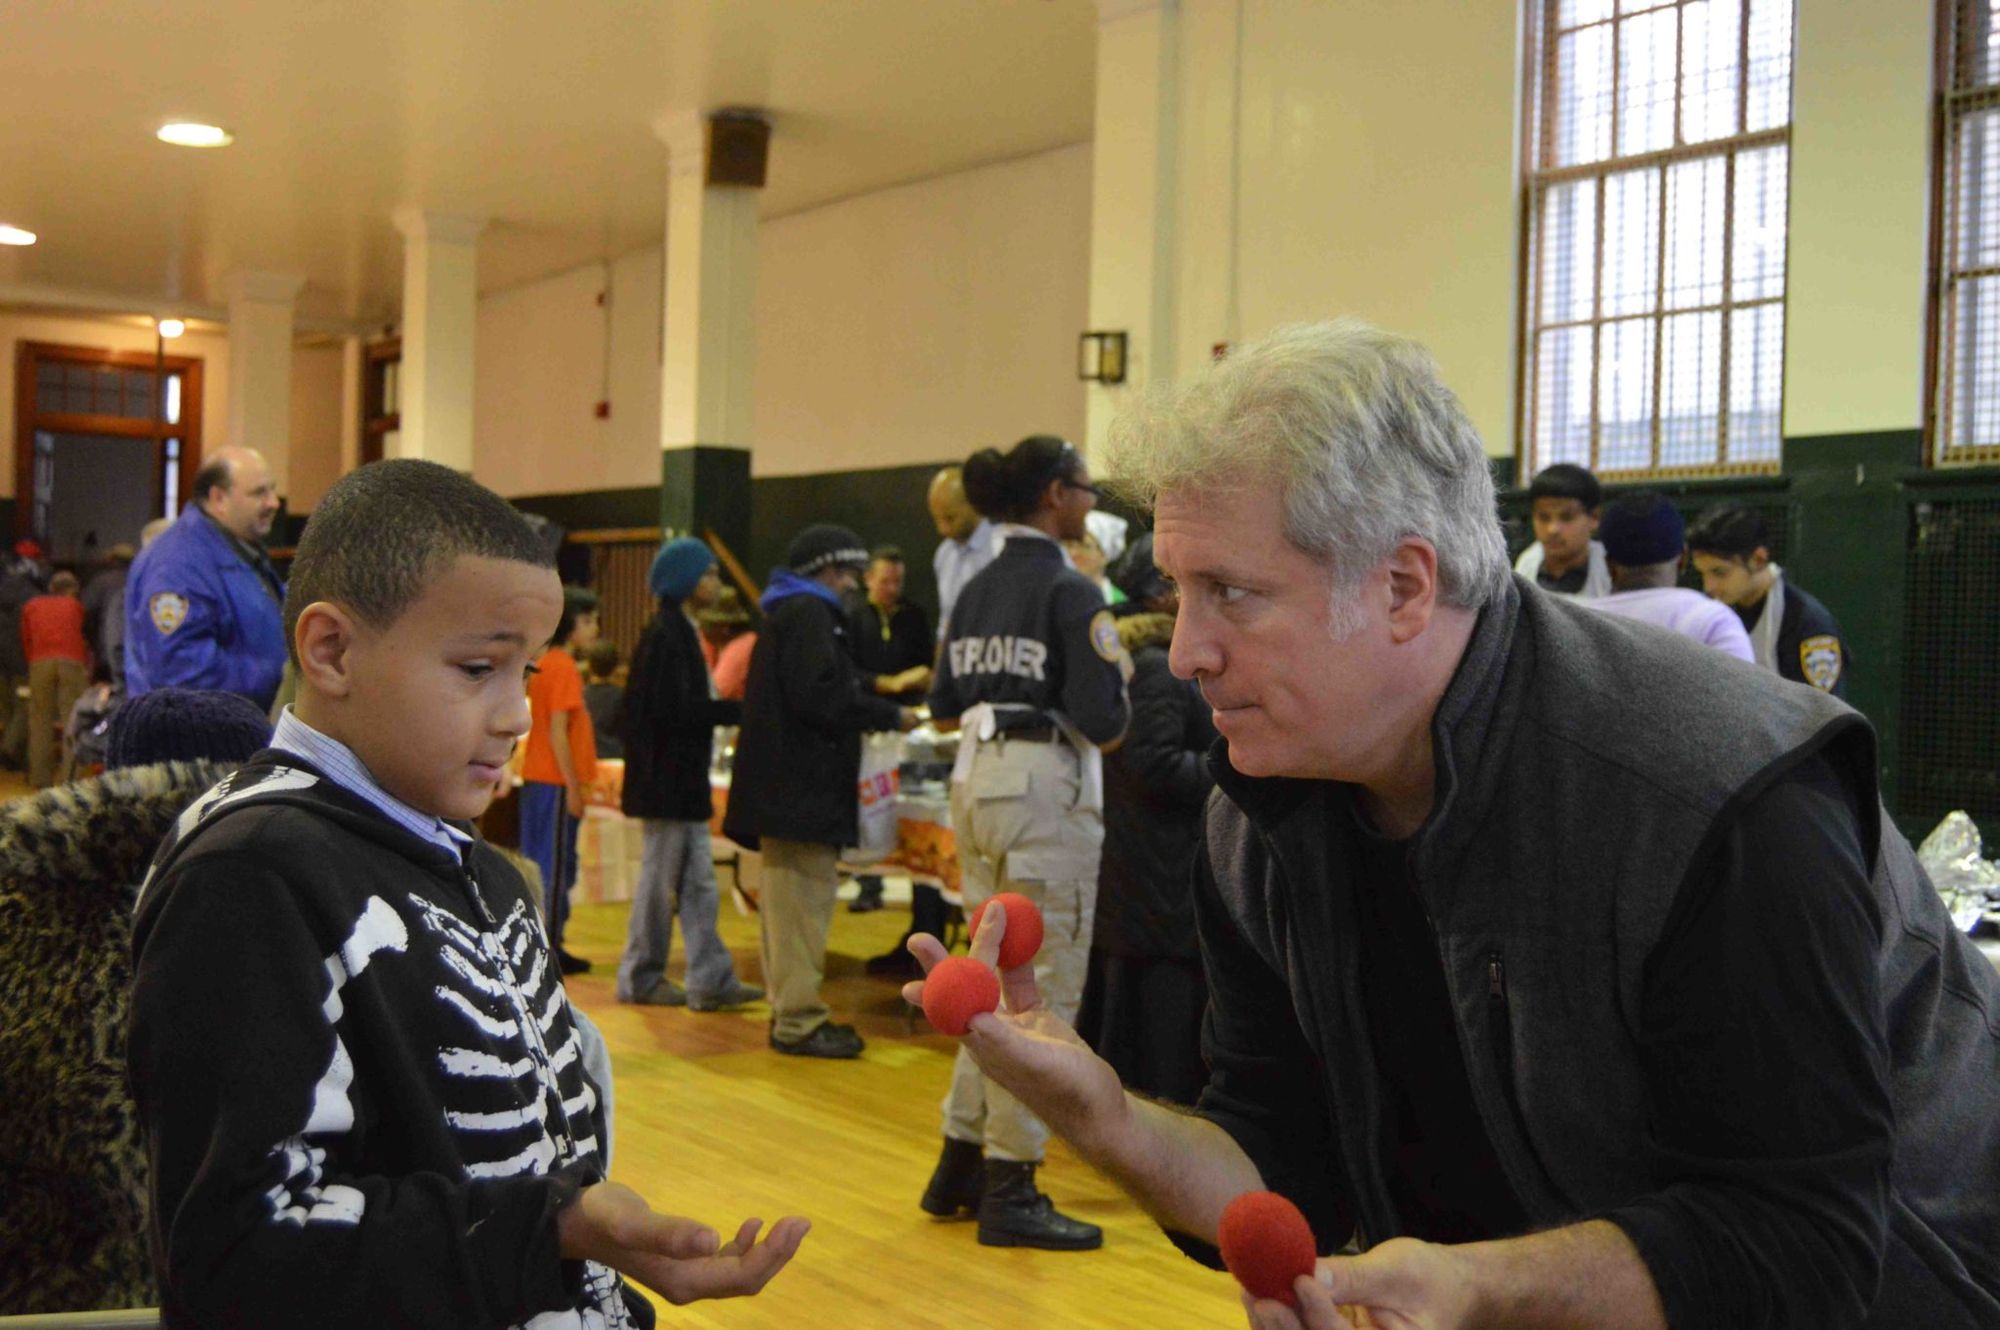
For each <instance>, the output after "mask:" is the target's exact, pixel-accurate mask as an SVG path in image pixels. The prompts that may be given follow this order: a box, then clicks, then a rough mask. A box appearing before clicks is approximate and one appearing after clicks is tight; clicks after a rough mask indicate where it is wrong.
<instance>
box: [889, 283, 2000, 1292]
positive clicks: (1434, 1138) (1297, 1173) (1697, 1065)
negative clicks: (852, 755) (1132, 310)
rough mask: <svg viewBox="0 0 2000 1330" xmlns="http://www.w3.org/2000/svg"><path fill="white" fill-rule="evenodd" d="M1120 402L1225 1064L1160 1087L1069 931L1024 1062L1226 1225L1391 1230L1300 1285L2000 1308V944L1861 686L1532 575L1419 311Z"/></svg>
mask: <svg viewBox="0 0 2000 1330" xmlns="http://www.w3.org/2000/svg"><path fill="white" fill-rule="evenodd" d="M1115 442H1116V446H1115V447H1114V452H1113V455H1112V456H1111V458H1110V459H1109V461H1110V466H1109V468H1108V470H1109V472H1110V474H1112V475H1114V476H1118V477H1120V478H1121V479H1122V480H1123V481H1125V482H1126V483H1127V485H1128V486H1129V487H1130V488H1131V489H1133V490H1134V491H1135V492H1136V494H1137V497H1139V498H1141V499H1146V500H1151V501H1153V502H1154V503H1155V508H1156V514H1157V526H1156V529H1155V543H1154V556H1155V558H1156V560H1157V561H1158V563H1159V566H1160V568H1161V569H1162V571H1164V572H1166V573H1167V574H1169V575H1170V576H1172V577H1173V578H1174V579H1175V580H1176V581H1177V582H1178V583H1179V586H1180V592H1181V610H1180V619H1179V623H1178V626H1177V628H1176V631H1175V634H1174V643H1173V648H1172V652H1171V661H1172V665H1173V668H1174V671H1175V673H1177V674H1180V675H1182V676H1184V677H1190V678H1194V679H1196V680H1198V681H1199V682H1200V685H1201V688H1202V691H1203V693H1204V695H1205V696H1206V698H1207V700H1208V702H1209V705H1210V707H1211V708H1212V709H1213V712H1214V718H1215V723H1216V726H1217V728H1218V730H1220V732H1221V734H1222V736H1223V741H1224V745H1225V746H1224V747H1222V748H1219V749H1218V750H1217V752H1216V754H1214V755H1213V757H1212V762H1213V764H1214V766H1215V768H1216V775H1217V778H1218V781H1219V786H1220V789H1219V793H1218V794H1217V796H1215V797H1214V798H1212V799H1211V801H1210V804H1209V808H1208V811H1207V814H1206V817H1205V819H1204V821H1205V825H1204V843H1203V845H1202V847H1201V848H1200V849H1199V850H1198V852H1197V856H1196V863H1195V865H1194V869H1195V873H1194V877H1195V890H1196V898H1197V913H1198V918H1199V927H1200V932H1201V941H1202V947H1203V953H1204V957H1205V960H1206V965H1207V969H1208V974H1209V980H1210V985H1211V991H1210V1008H1209V1012H1208V1016H1207V1022H1206V1029H1205V1040H1204V1042H1205V1047H1206V1051H1207V1053H1208V1056H1209V1059H1210V1063H1211V1069H1212V1074H1211V1080H1210V1083H1209V1086H1208V1088H1207V1090H1206V1091H1205V1093H1204V1094H1203V1096H1202V1099H1201V1103H1200V1105H1199V1107H1198V1108H1197V1110H1196V1111H1195V1113H1193V1114H1192V1115H1182V1114H1177V1113H1174V1112H1171V1111H1169V1110H1167V1109H1165V1108H1162V1107H1160V1106H1157V1105H1153V1104H1149V1103H1145V1102H1143V1101H1140V1100H1137V1099H1134V1098H1131V1097H1129V1096H1127V1095H1126V1094H1125V1093H1124V1092H1123V1091H1122V1090H1121V1089H1120V1087H1119V1085H1118V1083H1117V1079H1116V1077H1115V1075H1114V1074H1113V1073H1112V1071H1111V1069H1110V1068H1109V1067H1108V1066H1106V1065H1105V1064H1104V1063H1103V1062H1101V1061H1100V1060H1099V1059H1097V1058H1096V1057H1095V1056H1094V1055H1093V1054H1091V1053H1090V1052H1089V1050H1088V1049H1086V1048H1084V1047H1083V1046H1082V1045H1081V1043H1080V1042H1079V1041H1078V1040H1077V1039H1076V1037H1075V1035H1074V1034H1073V1032H1071V1031H1070V1030H1069V1029H1068V1027H1067V1026H1065V1025H1063V1024H1062V1023H1061V1022H1059V1021H1056V1020H1054V1019H1053V1018H1052V1017H1051V1016H1049V1014H1048V1013H1046V1012H1045V1011H1041V1010H1039V1009H1038V1005H1037V1002H1036V994H1035V989H1034V984H1033V981H1032V976H1031V975H1030V974H1028V973H1027V972H1026V971H1025V970H1023V971H1019V972H1013V973H1010V974H1009V975H1007V976H1006V992H1007V1006H1008V1011H1007V1014H1005V1015H1003V1016H1000V1017H985V1016H982V1017H978V1018H976V1019H975V1021H974V1025H973V1030H972V1033H971V1034H970V1035H969V1036H968V1037H967V1039H966V1046H967V1047H968V1048H969V1049H970V1050H971V1051H972V1053H973V1055H974V1057H975V1058H977V1059H978V1060H979V1062H980V1064H981V1065H982V1067H983V1068H984V1069H985V1070H986V1071H987V1073H988V1074H989V1075H991V1076H993V1077H994V1078H995V1079H996V1080H999V1081H1001V1082H1002V1083H1004V1084H1005V1085H1006V1086H1007V1087H1008V1088H1009V1089H1011V1090H1012V1091H1013V1092H1014V1093H1015V1094H1016V1095H1018V1096H1019V1097H1020V1098H1021V1099H1022V1100H1024V1101H1025V1102H1027V1103H1028V1104H1029V1105H1030V1106H1031V1107H1032V1108H1033V1109H1034V1111H1035V1112H1036V1113H1038V1114H1039V1115H1041V1117H1042V1118H1043V1119H1044V1120H1045V1121H1047V1122H1048V1123H1049V1125H1050V1126H1051V1127H1053V1128H1054V1129H1055V1130H1056V1131H1058V1132H1059V1133H1061V1134H1062V1135H1064V1136H1066V1137H1067V1138H1069V1140H1070V1141H1072V1142H1073V1143H1074V1144H1075V1145H1076V1146H1077V1148H1078V1149H1079V1151H1080V1152H1081V1153H1082V1154H1083V1155H1084V1156H1085V1157H1086V1158H1088V1159H1090V1160H1091V1161H1092V1162H1093V1163H1095V1164H1096V1165H1098V1166H1099V1167H1100V1168H1102V1169H1104V1170H1105V1171H1106V1172H1108V1173H1110V1174H1111V1175H1112V1176H1114V1177H1116V1178H1117V1179H1119V1180H1120V1181H1121V1182H1122V1183H1123V1184H1124V1185H1125V1186H1126V1187H1127V1188H1128V1189H1129V1190H1130V1191H1132V1193H1133V1194H1134V1195H1135V1196H1136V1197H1137V1198H1138V1199H1139V1200H1140V1201H1141V1203H1142V1204H1144V1205H1145V1206H1146V1207H1147V1209H1148V1210H1149V1211H1150V1212H1151V1213H1152V1214H1153V1215H1154V1216H1155V1217H1156V1218H1158V1219H1159V1220H1160V1222H1161V1223H1162V1224H1163V1225H1165V1226H1166V1227H1167V1228H1168V1229H1169V1230H1170V1231H1172V1232H1174V1233H1176V1234H1179V1235H1185V1238H1184V1240H1186V1239H1192V1241H1191V1242H1190V1243H1189V1245H1190V1247H1198V1246H1201V1245H1202V1244H1205V1243H1208V1242H1211V1241H1213V1239H1214V1237H1215V1235H1216V1226H1217V1221H1218V1218H1219V1216H1220V1213H1221V1211H1222V1208H1223V1207H1224V1205H1226V1204H1227V1203H1228V1202H1229V1201H1230V1200H1231V1199H1232V1198H1234V1197H1235V1196H1237V1195H1238V1194H1240V1193H1242V1192H1244V1191H1247V1190H1251V1189H1254V1188H1258V1187H1270V1188H1273V1189H1275V1190H1278V1191H1281V1192H1283V1193H1285V1194H1286V1195H1288V1196H1290V1197H1291V1198H1292V1199H1293V1200H1295V1201H1296V1202H1298V1203H1299V1205H1300V1206H1301V1207H1302V1208H1303V1209H1304V1211H1305V1212H1306V1214H1307V1216H1308V1217H1309V1218H1310V1219H1311V1221H1312V1222H1313V1225H1314V1229H1315V1233H1316V1235H1317V1238H1318V1245H1319V1249H1320V1251H1322V1252H1328V1251H1333V1250H1336V1249H1338V1248H1340V1247H1341V1246H1342V1245H1343V1244H1344V1243H1346V1242H1347V1241H1348V1240H1349V1239H1350V1238H1352V1239H1355V1240H1357V1241H1358V1243H1359V1245H1360V1247H1361V1248H1362V1250H1363V1253H1364V1254H1362V1255H1360V1256H1355V1257H1346V1258H1334V1259H1330V1260H1323V1261H1322V1262H1321V1263H1320V1267H1319V1272H1318V1279H1317V1281H1315V1280H1311V1279H1307V1280H1301V1281H1300V1283H1299V1285H1298V1287H1297V1291H1298V1294H1299V1297H1300V1310H1299V1311H1298V1312H1296V1313H1294V1312H1293V1311H1291V1310H1289V1309H1287V1308H1285V1307H1284V1306H1282V1305H1280V1304H1278V1303H1275V1302H1258V1303H1255V1304H1252V1305H1250V1316H1251V1320H1252V1323H1253V1324H1254V1325H1257V1326H1259V1327H1275V1328H1287V1327H1298V1326H1301V1325H1303V1326H1306V1327H1308V1328H1310V1330H1320V1328H1323V1327H1334V1326H1346V1325H1352V1324H1370V1325H1408V1326H1421V1327H1426V1328H1427V1330H1429V1328H1432V1327H1474V1326H1477V1327H1480V1328H1481V1330H1492V1328H1493V1327H1508V1326H1565V1327H1567V1326H1589V1327H1593V1328H1596V1330H1605V1328H1612V1327H1660V1326H1665V1325H1674V1326H1710V1325H1731V1326H1765V1325H1769V1326H1778V1325H1814V1326H1834V1325H1839V1326H1855V1325H1865V1326H1881V1327H1887V1326H1912V1325H1924V1326H1936V1325H1950V1326H1964V1327H1971V1326H1992V1325H2000V1296H1996V1294H1997V1293H2000V1111H1996V1109H2000V1036H1996V1030H2000V982H1996V976H1995V975H1994V973H1993V971H1992V970H1991V968H1990V967H1989V966H1988V965H1987V964H1986V962H1985V961H1984V960H1983V959H1982V958H1981V957H1980V956H1979V955H1978V953H1977V952H1976V951H1975V950H1973V948H1972V947H1971V946H1970V945H1969V944H1968V943H1967V942H1966V940H1965V939H1964V938H1963V937H1962V936H1960V935H1959V934H1957V933H1956V932H1955V931H1954V930H1953V929H1952V927H1951V924H1950V921H1949V919H1948V918H1946V916H1945V914H1944V912H1943V909H1942V906H1941V903H1940V902H1939V900H1938V899H1937V896H1936V893H1935V892H1934V891H1933V890H1932V889H1931V888H1930V886H1929V884H1928V883H1927V882H1926V881H1925V879H1924V877H1923V874H1922V872H1921V871H1920V870H1919V869H1918V867H1917V864H1916V862H1915V859H1914V857H1913V856H1912V854H1911V853H1910V848H1909V846H1908V844H1907V843H1906V842H1905V841H1904V840H1903V838H1902V837H1901V836H1900V835H1898V834H1897V832H1896V831H1895V829H1894V827H1893V825H1891V824H1890V823H1889V821H1888V820H1887V818H1886V816H1885V815H1884V814H1883V812H1882V810H1881V807H1880V804H1879V802H1878V800H1877V795H1876V788H1875V782H1874V770H1875V747H1874V740H1873V736H1872V734H1871V733H1870V732H1869V729H1868V727H1867V725H1866V724H1865V722H1863V721H1862V720H1861V718H1860V717H1859V716H1857V715H1856V714H1855V713H1854V712H1852V711H1850V710H1849V709H1848V708H1847V707H1846V706H1844V705H1842V704H1840V703H1839V702H1837V701H1834V700H1833V699H1831V698H1827V697H1824V696H1822V695H1819V694H1816V693H1813V692H1812V691H1810V690H1807V689H1803V688H1792V689H1783V690H1773V689H1771V688H1770V686H1769V684H1768V682H1767V681H1766V680H1763V679H1760V678H1759V677H1757V675H1756V673H1755V671H1751V670H1745V669H1739V668H1733V667H1728V662H1726V661H1718V660H1717V659H1716V658H1715V656H1714V653H1712V652H1708V651H1706V650H1705V649H1704V648H1702V647H1700V646H1698V645H1696V644H1694V643H1692V642H1684V641H1681V640H1679V639H1671V638H1669V639H1662V638H1660V637H1659V636H1658V635H1656V634H1650V633H1647V632H1646V630H1644V629H1642V628H1638V627H1635V626H1633V625H1631V624H1629V623H1626V622H1624V621H1622V620H1619V619H1616V618H1613V617H1611V616H1607V615H1599V614H1595V613H1593V612H1592V611H1590V610H1589V609H1587V608H1584V607H1580V606H1574V605H1570V604H1568V603H1565V602H1563V601H1560V600H1558V599H1557V598H1555V597H1552V596H1549V595H1547V594H1545V593H1542V592H1540V591H1538V590H1536V589H1535V588H1533V587H1532V586H1531V585H1529V584H1527V583H1525V582H1523V581H1521V580H1519V579H1516V578H1513V577H1510V576H1509V573H1508V569H1507V565H1506V558H1505V553H1504V550H1503V548H1502V544H1501V537H1500V531H1499V526H1498V523H1497V521H1496V518H1495V513H1494V500H1493V490H1492V484H1491V481H1490V479H1489V476H1488V471H1487V467H1486V459H1485V456H1484V452H1483V449H1482V447H1481V445H1480V442H1479V439H1478V436H1477V435H1476V434H1475V432H1474V431H1473V430H1472V428H1471V426H1470V424H1469V422H1468V421H1467V420H1466V418H1465V416H1464V413H1463V411H1462V410H1461V409H1460V407H1459V405H1458V403H1457V401H1456V400H1455V399H1454V398H1453V397H1452V395H1451V394H1450V393H1449V392H1448V391H1447V390H1446V389H1445V388H1444V387H1443V386H1442V385H1441V384H1440V383H1439V382H1438V381H1437V378H1436V371H1435V369H1434V367H1433V366H1432V364H1431V361H1430V358H1429V357H1428V356H1427V355H1426V354H1425V353H1424V352H1423V351H1422V350H1421V349H1420V348H1418V347H1416V346H1415V345H1414V344H1412V343H1410V342H1407V341H1404V340H1402V339H1399V338H1395V337H1392V336H1388V335H1386V334H1383V333H1380V332H1377V331H1375V330H1373V329H1369V328H1366V327H1363V326H1361V325H1358V324H1353V323H1339V324H1321V325H1315V326H1311V327H1303V328H1295V329H1289V330H1286V331H1282V332H1279V333H1277V334H1274V335H1272V336H1270V337H1268V338H1266V339H1264V340H1263V341H1261V342H1259V343H1257V344H1255V345H1252V346H1249V347H1246V348H1244V349H1243V350H1242V351H1240V352H1238V353H1237V354H1236V355H1234V356H1232V357H1230V358H1229V359H1228V360H1226V361H1224V362H1222V363H1221V364H1220V365H1218V366H1217V367H1215V368H1214V369H1212V370H1211V371H1209V372H1208V373H1207V374H1206V375H1204V376H1203V377H1201V378H1199V379H1197V380H1195V381H1193V382H1192V383H1191V384H1190V385H1189V386H1188V387H1187V388H1185V389H1184V390H1182V391H1181V392H1180V393H1179V394H1178V395H1177V396H1175V397H1174V398H1171V399H1169V400H1167V401H1166V402H1165V404H1164V405H1161V406H1158V407H1156V408H1154V409H1152V410H1151V411H1150V412H1148V413H1147V414H1144V415H1142V416H1138V417H1135V418H1131V419H1128V420H1127V421H1125V422H1124V423H1123V425H1122V428H1121V431H1120V433H1119V435H1118V437H1117V439H1116V441H1115ZM1642 634H1643V636H1642ZM1641 699H1643V705H1640V704H1639V703H1640V700H1641ZM998 931H999V930H998V929H996V928H995V926H994V925H993V924H991V923H989V924H987V925H985V926H984V928H983V930H982V935H981V937H980V938H979V940H978V944H977V947H978V950H979V953H980V954H982V955H988V956H990V955H992V954H994V949H995V947H996V946H997V938H996V937H995V936H994V934H995V933H997V932H998ZM914 945H915V946H916V947H917V949H918V950H919V951H920V953H921V956H922V958H923V959H924V960H925V961H926V962H927V963H928V962H931V961H934V960H935V959H936V958H937V957H938V956H939V955H940V954H941V953H940V950H939V948H937V947H936V946H935V945H933V944H932V943H930V942H929V941H919V942H918V943H916V944H914ZM914 990H915V986H913V989H912V991H914ZM1343 1309H1346V1310H1343Z"/></svg>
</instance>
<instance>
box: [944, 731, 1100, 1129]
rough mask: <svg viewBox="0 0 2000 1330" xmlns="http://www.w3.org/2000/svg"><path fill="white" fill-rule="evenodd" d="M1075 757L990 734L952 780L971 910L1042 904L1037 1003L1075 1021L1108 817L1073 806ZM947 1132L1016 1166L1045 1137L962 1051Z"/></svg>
mask: <svg viewBox="0 0 2000 1330" xmlns="http://www.w3.org/2000/svg"><path fill="white" fill-rule="evenodd" d="M963 742H966V743H972V742H974V740H973V739H971V738H970V737H969V736H968V737H967V738H966V739H965V740H963ZM1080 761H1081V759H1080V758H1079V757H1078V755H1077V751H1076V750H1075V749H1074V748H1072V747H1070V746H1069V745H1068V744H1066V743H1063V742H1061V741H1057V742H1055V743H1023V742H1021V741H1019V740H1015V741H1014V742H1013V743H1008V742H1007V741H1006V740H1005V739H999V738H996V739H992V740H989V741H987V742H985V743H981V744H980V745H979V747H978V749H977V750H976V751H975V752H974V753H973V755H972V765H971V767H970V769H969V770H968V771H967V772H966V778H965V780H963V781H954V782H953V783H952V787H951V821H952V828H953V831H954V832H955V834H956V836H957V839H958V869H959V879H960V890H961V894H962V895H963V898H964V903H965V912H966V914H967V916H968V917H969V916H970V915H971V913H972V911H973V910H975V909H977V908H978V907H979V905H980V904H981V903H982V902H983V901H985V900H986V899H987V898H988V897H989V896H992V895H993V894H995V893H996V892H1001V891H1015V892H1019V893H1020V894H1021V895H1023V896H1026V897H1027V898H1028V899H1029V900H1031V901H1033V902H1034V903H1035V904H1036V906H1037V907H1039V908H1040V910H1041V912H1042V949H1041V951H1040V952H1038V953H1036V955H1035V983H1036V985H1037V986H1038V987H1039V988H1040V989H1041V995H1042V1005H1043V1006H1044V1007H1047V1008H1048V1009H1049V1011H1050V1012H1052V1013H1053V1014H1054V1015H1056V1016H1057V1017H1059V1018H1060V1019H1062V1020H1065V1021H1072V1022H1073V1021H1075V1020H1076V1009H1077V1004H1078V1003H1079V1002H1080V1001H1081V1000H1082V997H1083V978H1084V973H1085V971H1086V970H1087V969H1088V968H1089V964H1090V930H1091V924H1092V922H1093V921H1094V920H1095V918H1096V915H1097V861H1098V857H1099V855H1100V853H1101V851H1102V850H1103V848H1104V815H1103V814H1102V813H1101V812H1100V811H1098V810H1097V809H1094V808H1092V809H1078V808H1077V807H1076V801H1077V784H1078V769H1079V765H1080ZM944 1134H945V1135H946V1136H948V1137H950V1138H951V1139H953V1140H956V1141H970V1142H974V1143H976V1144H979V1145H982V1146H983V1147H984V1149H985V1153H986V1157H987V1158H989V1159H1006V1160H1012V1161H1015V1162H1017V1163H1039V1162H1040V1161H1041V1158H1042V1148H1043V1146H1044V1145H1045V1144H1047V1142H1048V1139H1049V1129H1048V1128H1047V1127H1045V1126H1043V1125H1042V1120H1041V1119H1040V1118H1038V1117H1036V1116H1035V1115H1034V1114H1033V1113H1030V1112H1029V1111H1028V1110H1027V1109H1026V1108H1025V1107H1024V1106H1023V1105H1022V1104H1021V1101H1020V1100H1018V1099H1016V1098H1014V1096H1013V1095H1011V1094H1009V1093H1007V1091H1005V1090H1003V1089H1001V1088H1000V1086H999V1085H997V1084H995V1083H994V1082H992V1081H990V1080H988V1079H986V1077H985V1076H983V1075H981V1074H980V1071H979V1067H978V1066H977V1064H975V1063H974V1062H973V1060H972V1057H971V1055H970V1054H968V1053H966V1052H965V1050H964V1049H960V1050H959V1053H958V1060H957V1062H956V1063H954V1064H953V1066H952V1073H951V1090H950V1091H949V1092H948V1093H947V1094H946V1095H945V1100H944Z"/></svg>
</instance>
